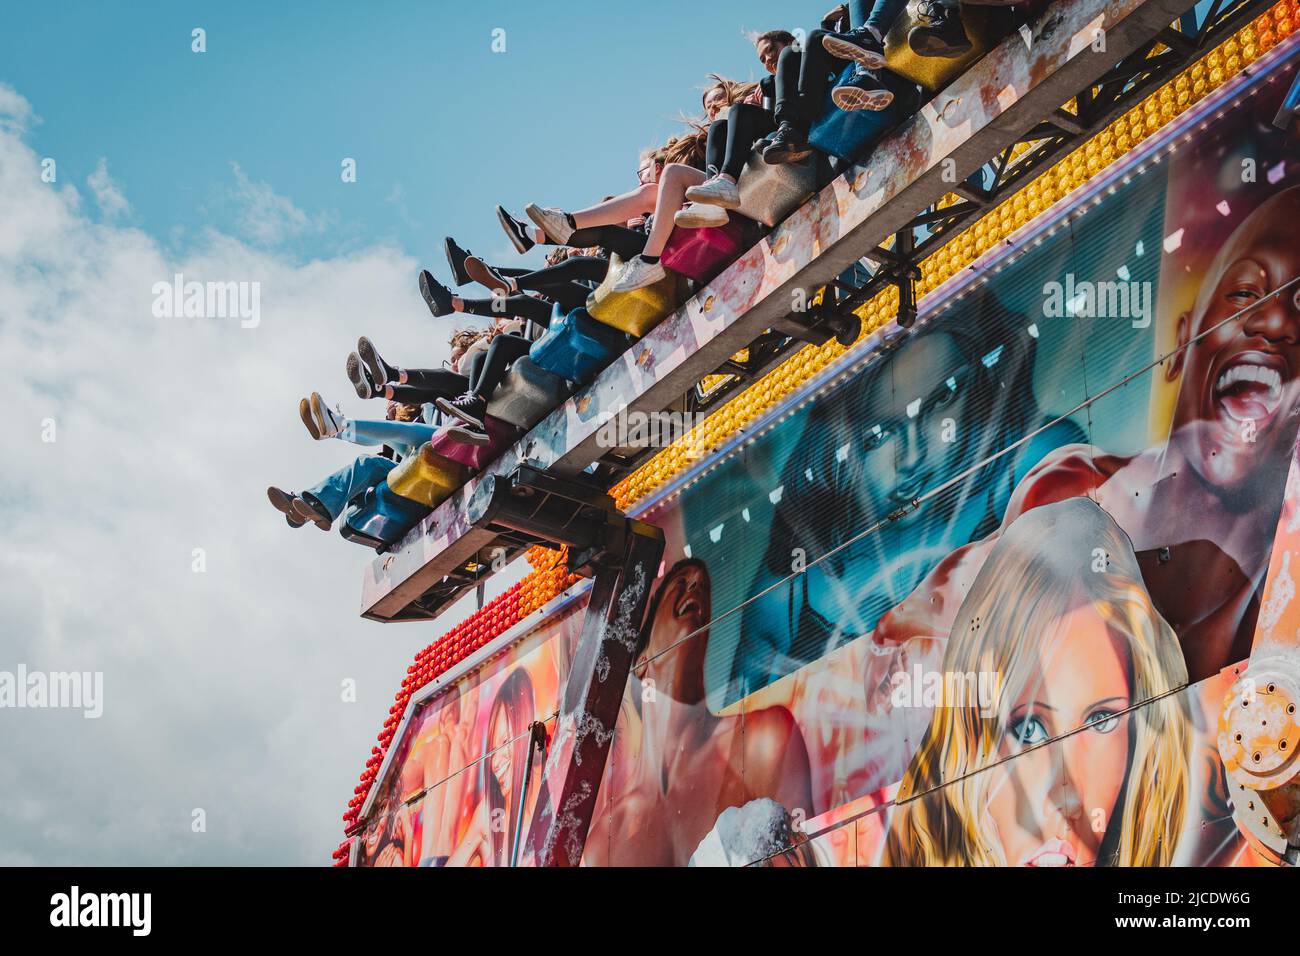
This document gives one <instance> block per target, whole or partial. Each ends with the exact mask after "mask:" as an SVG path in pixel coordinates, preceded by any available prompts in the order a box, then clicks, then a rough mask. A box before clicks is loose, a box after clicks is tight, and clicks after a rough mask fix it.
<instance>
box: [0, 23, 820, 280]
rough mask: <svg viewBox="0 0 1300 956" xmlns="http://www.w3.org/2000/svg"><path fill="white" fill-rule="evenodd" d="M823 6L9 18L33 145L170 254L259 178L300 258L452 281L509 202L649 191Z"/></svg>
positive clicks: (13, 78) (4, 68)
mask: <svg viewBox="0 0 1300 956" xmlns="http://www.w3.org/2000/svg"><path fill="white" fill-rule="evenodd" d="M824 5H825V4H820V5H819V4H817V3H810V4H806V5H798V4H789V3H777V2H775V0H748V2H745V3H737V2H721V3H713V4H696V3H686V2H680V0H664V2H660V3H653V4H649V3H647V4H631V3H617V4H610V3H607V2H605V3H601V2H591V0H566V2H564V3H562V4H554V3H519V2H517V0H511V2H501V0H490V2H481V0H476V2H474V3H460V4H452V3H446V2H435V3H428V2H423V3H416V2H391V3H374V4H358V3H342V2H327V3H319V4H307V3H283V4H280V3H277V4H267V3H251V2H233V3H222V4H199V3H174V2H172V3H166V2H135V3H130V4H126V3H100V2H87V3H59V4H54V5H48V4H23V5H19V6H15V7H13V8H11V9H10V10H9V11H7V12H6V21H7V22H6V29H5V30H4V31H3V33H2V34H0V81H2V82H6V83H8V84H9V85H11V86H12V87H14V88H15V89H16V90H17V91H18V92H19V93H20V94H22V95H23V96H25V97H26V98H27V99H28V100H29V101H30V103H31V106H32V110H33V112H34V113H35V114H36V115H37V116H38V117H40V119H41V122H40V123H39V124H37V125H35V126H34V127H33V130H32V135H31V137H30V141H31V144H32V146H33V148H34V149H36V150H37V151H38V152H39V153H40V154H42V155H45V156H51V157H53V158H55V159H56V161H57V162H58V164H59V173H60V178H61V179H64V180H68V181H83V180H84V179H85V177H86V176H88V175H90V173H91V172H92V171H93V170H94V168H95V166H96V164H97V163H98V162H99V160H100V159H101V158H106V159H107V162H108V171H109V173H110V175H111V176H112V178H113V180H114V182H116V183H117V184H118V185H119V187H120V188H121V190H122V192H123V193H124V194H125V195H126V196H128V197H129V199H130V202H131V206H132V214H131V219H130V224H131V225H134V226H136V227H138V228H141V229H143V230H145V231H146V232H148V233H149V234H151V235H152V236H154V237H155V238H156V239H158V240H159V241H160V242H162V243H164V244H166V245H167V246H168V248H171V249H173V250H183V249H184V248H185V247H186V244H188V243H193V242H194V241H195V240H196V239H198V238H201V236H202V234H203V230H205V229H206V228H215V229H219V230H222V231H225V232H228V233H232V234H239V232H240V225H241V224H240V222H239V220H238V216H239V214H240V209H241V205H240V203H239V202H238V201H237V200H236V199H235V198H232V193H236V194H237V193H238V192H239V190H240V189H241V179H240V174H242V176H243V178H244V179H243V181H244V183H245V188H255V187H257V186H259V185H262V184H265V185H267V186H269V187H270V189H272V190H274V192H275V193H276V194H278V195H279V196H283V197H285V198H287V199H288V200H289V201H291V202H292V203H293V205H294V206H295V207H296V208H297V209H298V210H300V211H301V213H302V214H303V215H304V216H305V217H306V225H305V228H303V229H301V230H298V231H297V232H296V233H295V234H294V235H292V236H285V237H283V239H284V241H283V243H282V244H283V245H285V246H286V247H287V251H290V252H292V253H293V254H295V255H297V256H299V257H302V258H312V257H325V256H330V255H335V254H338V253H340V252H346V251H348V250H353V249H356V248H360V247H363V246H366V245H369V244H373V243H378V242H394V243H396V244H398V245H399V246H400V247H401V248H402V249H403V250H404V251H406V252H407V253H409V254H411V255H413V256H414V257H415V258H417V259H418V260H419V261H420V262H421V263H424V264H427V265H431V266H432V267H433V269H434V271H435V273H437V274H439V275H442V276H444V278H445V272H446V267H445V263H444V260H443V257H442V252H441V240H442V237H443V236H444V235H447V234H451V235H454V236H456V238H457V239H458V240H460V241H461V242H462V243H463V244H465V245H468V246H469V247H470V248H471V249H474V250H475V251H479V252H486V253H489V254H491V255H494V256H498V255H499V256H507V255H509V256H513V251H512V250H510V249H509V246H508V245H507V244H506V243H505V241H504V236H503V235H502V233H501V231H500V229H499V228H498V226H497V225H496V222H495V219H494V217H493V216H492V208H493V206H494V204H495V203H497V202H503V203H505V204H506V205H507V206H508V207H510V208H512V209H514V210H515V211H518V210H519V208H520V207H521V206H522V204H523V203H524V202H527V201H530V200H536V201H539V202H542V203H543V204H561V205H568V206H576V205H581V204H583V203H585V202H588V201H591V200H594V199H599V198H600V197H601V196H602V195H604V194H606V193H610V192H617V191H620V190H622V189H624V188H628V187H629V186H631V185H634V184H635V179H634V175H635V165H636V164H635V160H636V152H637V150H638V149H639V148H640V147H642V146H645V145H650V144H654V143H658V142H661V141H663V140H664V139H665V138H666V137H667V136H669V135H671V134H672V133H673V132H674V131H676V130H677V129H679V125H678V123H677V117H678V115H679V114H680V113H681V112H683V111H685V112H688V113H692V114H694V113H697V112H698V106H699V96H700V87H701V86H702V85H703V83H704V79H705V75H706V74H707V73H710V72H720V73H724V74H727V75H730V76H733V77H737V78H741V79H756V78H757V77H758V76H759V75H760V71H761V69H762V67H761V66H760V64H759V63H758V61H757V58H756V57H755V56H754V55H753V51H752V47H751V46H750V45H749V44H748V43H747V42H746V40H745V39H744V37H743V35H742V30H760V31H761V30H765V29H770V28H773V27H777V26H782V27H787V28H793V27H796V26H800V25H802V26H804V27H805V28H811V27H812V26H814V25H815V21H816V20H817V19H818V18H819V17H820V16H821V15H822V13H823V12H824V10H823V9H822V7H823V6H824ZM798 17H802V20H803V22H799V21H798V20H797V19H796V18H798ZM194 27H202V28H204V29H205V30H206V33H207V52H206V53H203V54H196V53H194V52H192V51H191V49H190V46H191V30H192V29H193V28H194ZM495 28H501V29H504V30H505V45H506V50H505V52H504V53H493V52H492V49H491V44H492V31H493V30H494V29H495ZM344 157H353V158H355V159H356V161H357V182H356V183H354V184H344V183H343V182H342V181H341V179H340V163H341V161H342V159H343V158H344ZM233 164H238V167H239V170H240V173H236V171H235V169H234V166H233ZM244 232H245V234H247V232H248V230H247V229H244ZM251 238H253V239H254V240H255V241H257V240H258V236H256V235H254V236H252V237H251ZM264 238H267V237H264ZM412 282H414V278H412Z"/></svg>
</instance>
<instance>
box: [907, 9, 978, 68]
mask: <svg viewBox="0 0 1300 956" xmlns="http://www.w3.org/2000/svg"><path fill="white" fill-rule="evenodd" d="M917 12H918V13H919V14H920V15H921V18H922V19H923V20H925V21H926V22H925V24H924V25H922V26H915V27H912V29H911V30H910V31H908V34H907V45H908V46H909V47H911V49H912V52H913V53H915V54H916V55H917V56H941V57H945V58H947V59H950V60H953V59H956V58H957V57H959V56H963V55H965V54H966V53H969V52H970V49H971V42H970V38H969V37H968V36H966V31H965V29H963V28H962V25H961V11H960V10H959V9H958V8H956V7H945V6H941V5H940V4H939V3H937V2H936V0H922V2H921V4H920V5H919V6H918V7H917Z"/></svg>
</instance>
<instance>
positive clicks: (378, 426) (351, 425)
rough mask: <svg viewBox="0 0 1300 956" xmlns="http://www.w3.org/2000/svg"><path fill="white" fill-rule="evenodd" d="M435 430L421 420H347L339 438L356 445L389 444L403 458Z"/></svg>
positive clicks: (429, 437) (430, 436)
mask: <svg viewBox="0 0 1300 956" xmlns="http://www.w3.org/2000/svg"><path fill="white" fill-rule="evenodd" d="M436 431H437V429H436V428H434V427H433V426H432V425H426V424H424V423H423V422H390V421H382V422H380V421H359V422H354V421H349V422H348V423H347V425H346V426H345V427H344V428H343V430H342V431H341V432H339V438H341V439H343V440H344V441H350V442H352V443H353V444H356V445H391V446H392V447H393V448H394V449H395V450H396V451H397V453H398V454H399V455H401V456H402V457H403V458H405V457H406V456H407V455H409V454H410V453H411V452H412V451H414V450H415V449H416V448H419V447H420V446H421V445H423V444H424V443H425V442H427V441H429V440H431V439H432V438H433V435H434V433H435V432H436Z"/></svg>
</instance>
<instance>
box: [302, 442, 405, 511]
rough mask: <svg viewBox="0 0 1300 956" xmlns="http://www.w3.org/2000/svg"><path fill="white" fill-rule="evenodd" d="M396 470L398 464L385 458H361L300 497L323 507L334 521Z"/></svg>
mask: <svg viewBox="0 0 1300 956" xmlns="http://www.w3.org/2000/svg"><path fill="white" fill-rule="evenodd" d="M395 467H397V463H396V462H394V461H391V460H390V459H388V458H381V457H379V456H378V455H362V456H361V457H360V458H357V459H356V460H355V461H353V462H352V464H350V465H344V466H343V467H342V468H340V469H339V470H338V471H336V472H334V474H332V475H330V476H329V477H328V478H326V479H325V480H324V481H322V482H321V483H320V484H318V485H316V486H315V487H313V488H308V489H307V490H306V491H304V492H303V493H302V494H303V497H304V498H305V497H307V496H308V495H311V496H312V497H313V498H315V499H316V500H317V501H319V502H320V503H321V504H322V505H324V506H325V510H326V511H328V512H329V513H330V517H331V518H337V517H338V516H339V515H341V514H342V513H343V509H344V508H346V507H347V506H348V502H350V501H351V500H352V499H353V498H355V497H356V496H357V495H361V494H365V492H367V491H369V490H370V489H371V488H373V487H375V485H377V484H379V483H380V482H381V481H383V480H384V479H385V478H387V477H388V473H389V472H390V471H392V470H393V469H394V468H395Z"/></svg>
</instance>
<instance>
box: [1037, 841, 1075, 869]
mask: <svg viewBox="0 0 1300 956" xmlns="http://www.w3.org/2000/svg"><path fill="white" fill-rule="evenodd" d="M1025 866H1074V845H1073V844H1071V843H1070V842H1069V841H1068V840H1052V841H1051V842H1050V843H1045V844H1044V845H1043V846H1042V847H1040V848H1039V850H1038V852H1037V853H1035V854H1034V855H1033V856H1032V857H1030V858H1029V860H1028V861H1027V862H1026V863H1025Z"/></svg>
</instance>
